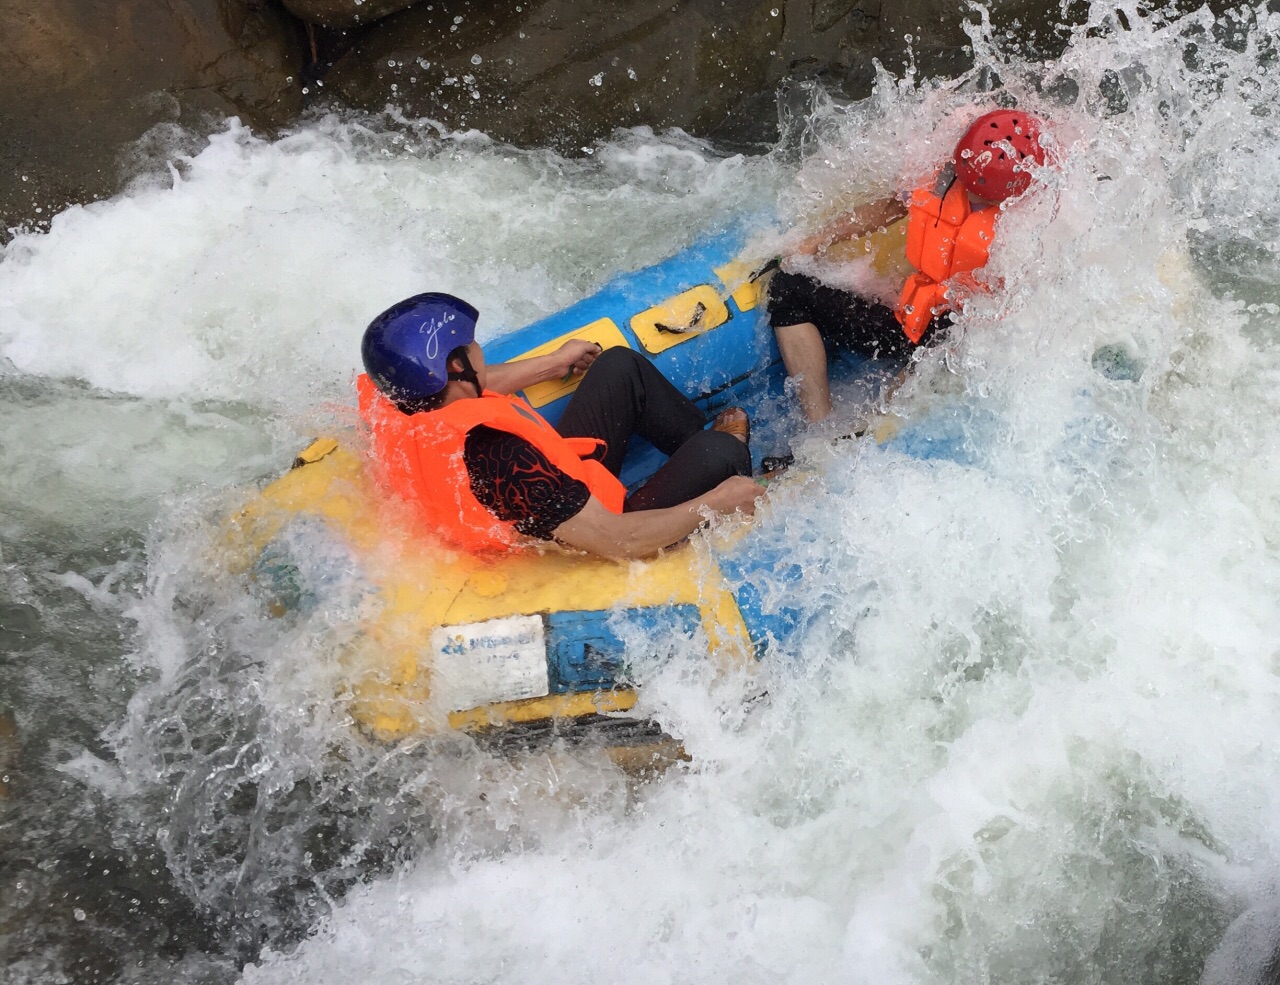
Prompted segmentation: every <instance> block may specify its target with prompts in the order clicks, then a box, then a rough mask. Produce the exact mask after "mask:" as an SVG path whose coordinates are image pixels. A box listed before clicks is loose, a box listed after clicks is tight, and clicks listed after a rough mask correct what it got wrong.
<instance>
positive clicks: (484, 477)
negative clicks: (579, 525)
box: [462, 424, 591, 540]
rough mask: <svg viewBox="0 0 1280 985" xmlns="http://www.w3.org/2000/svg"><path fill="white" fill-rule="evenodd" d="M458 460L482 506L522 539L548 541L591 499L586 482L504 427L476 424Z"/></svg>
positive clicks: (468, 435)
mask: <svg viewBox="0 0 1280 985" xmlns="http://www.w3.org/2000/svg"><path fill="white" fill-rule="evenodd" d="M462 460H463V462H465V463H466V466H467V474H468V475H469V476H470V477H471V491H472V493H474V494H475V497H476V499H478V500H479V501H480V503H481V505H482V506H484V508H485V509H487V510H488V511H489V512H490V513H492V514H493V515H494V516H496V517H497V518H498V519H499V520H506V521H513V522H514V525H515V528H516V530H517V531H519V532H520V533H522V534H524V535H525V536H527V537H537V538H538V539H539V540H550V539H551V536H552V531H553V530H555V529H556V527H558V526H560V524H562V523H564V522H565V521H566V520H570V519H572V518H573V517H575V516H577V515H578V513H580V512H581V511H582V508H583V507H584V506H586V505H587V500H589V499H590V498H591V490H589V489H588V488H587V484H586V483H585V482H581V481H580V480H578V479H575V478H573V477H572V476H569V475H566V474H565V473H564V472H561V471H560V470H559V469H558V468H556V467H555V466H554V465H552V464H551V462H550V461H549V460H548V459H547V456H546V455H544V454H542V452H541V451H539V450H538V449H537V448H536V447H535V446H534V445H532V444H530V443H529V442H528V441H526V440H525V439H524V438H519V437H517V436H516V435H514V434H511V433H510V432H509V431H502V430H499V429H497V428H491V427H488V426H486V425H484V424H477V425H476V426H475V427H473V428H472V429H471V430H470V431H468V432H467V438H466V441H465V442H464V443H463V447H462Z"/></svg>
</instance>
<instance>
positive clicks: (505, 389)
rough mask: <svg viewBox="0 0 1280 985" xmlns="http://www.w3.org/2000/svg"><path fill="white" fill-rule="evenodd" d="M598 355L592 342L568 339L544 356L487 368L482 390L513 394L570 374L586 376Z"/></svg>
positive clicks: (597, 349)
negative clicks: (583, 374) (484, 388)
mask: <svg viewBox="0 0 1280 985" xmlns="http://www.w3.org/2000/svg"><path fill="white" fill-rule="evenodd" d="M600 352H601V349H600V346H598V345H596V344H595V343H594V342H587V341H584V340H583V339H570V340H569V341H568V342H566V343H565V344H564V345H562V346H561V347H560V348H559V349H557V350H556V351H555V352H550V353H548V354H547V355H545V356H534V357H533V358H532V359H518V360H516V361H515V362H509V363H498V364H497V365H495V366H488V367H486V369H487V379H486V380H485V387H486V388H487V389H489V390H492V391H493V392H494V393H515V392H516V391H517V390H523V389H524V388H525V387H529V386H533V385H534V384H535V383H545V382H546V381H547V380H559V379H563V378H564V377H566V376H568V375H569V374H570V373H585V372H586V371H587V367H588V366H590V365H591V364H592V363H593V362H595V361H596V356H598V355H600Z"/></svg>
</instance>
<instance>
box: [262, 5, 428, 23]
mask: <svg viewBox="0 0 1280 985" xmlns="http://www.w3.org/2000/svg"><path fill="white" fill-rule="evenodd" d="M282 2H283V3H284V5H285V7H286V8H287V9H288V10H289V12H290V13H291V14H293V16H295V17H297V18H298V19H299V20H302V21H305V22H307V23H308V24H319V25H320V26H321V27H327V28H331V29H334V30H345V29H346V28H351V27H358V26H359V25H361V24H372V23H373V22H374V21H376V20H380V19H382V18H383V17H386V16H387V15H388V14H394V13H395V12H396V11H398V10H404V8H405V7H412V6H413V4H414V3H416V2H417V0H282Z"/></svg>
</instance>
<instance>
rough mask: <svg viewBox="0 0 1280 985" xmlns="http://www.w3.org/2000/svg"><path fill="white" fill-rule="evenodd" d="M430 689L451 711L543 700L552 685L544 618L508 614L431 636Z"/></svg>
mask: <svg viewBox="0 0 1280 985" xmlns="http://www.w3.org/2000/svg"><path fill="white" fill-rule="evenodd" d="M431 649H432V650H434V651H435V665H434V667H433V673H432V675H431V690H432V694H433V697H434V698H435V700H437V701H439V702H440V703H441V705H443V707H444V708H445V709H446V710H447V711H466V710H467V709H469V708H478V707H480V706H481V705H488V704H493V703H494V702H495V701H518V700H519V699H521V698H540V697H542V696H543V695H544V694H546V693H547V692H548V691H549V690H550V689H551V685H550V682H549V681H548V680H547V644H546V640H545V638H544V637H543V633H542V617H541V616H507V617H506V618H504V619H488V620H486V621H485V622H473V623H467V624H464V625H460V626H442V627H441V628H439V629H437V630H436V631H435V632H434V633H432V634H431Z"/></svg>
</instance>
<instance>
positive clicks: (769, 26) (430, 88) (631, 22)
mask: <svg viewBox="0 0 1280 985" xmlns="http://www.w3.org/2000/svg"><path fill="white" fill-rule="evenodd" d="M1002 11H1003V12H1002V13H1001V14H1000V15H999V18H997V19H1006V20H1009V21H1010V22H1013V21H1014V20H1015V19H1016V20H1017V21H1018V23H1020V24H1021V25H1023V28H1024V29H1026V30H1027V31H1028V34H1030V32H1031V30H1036V29H1037V26H1038V30H1037V36H1039V37H1041V38H1049V37H1052V36H1053V35H1054V28H1055V24H1054V17H1055V16H1056V15H1057V13H1058V8H1057V7H1056V6H1055V7H1053V8H1052V10H1050V9H1049V8H1048V7H1046V6H1045V5H1043V4H1039V3H1011V4H1006V5H1004V7H1003V8H1002ZM971 16H973V15H972V13H971V12H970V11H969V9H968V8H967V7H963V8H962V7H961V6H960V5H959V4H957V3H956V2H955V0H905V2H902V3H898V4H885V3H884V2H883V0H685V2H681V3H678V4H673V3H671V2H670V0H630V2H628V0H599V2H595V3H591V4H584V3H581V2H580V0H525V2H523V3H506V2H503V3H496V2H493V0H430V2H428V0H420V2H419V3H418V4H417V5H416V6H414V7H412V8H410V9H409V10H406V11H404V12H402V13H400V14H396V15H394V16H392V17H389V18H387V19H386V20H384V21H381V22H380V23H379V24H378V25H377V26H376V28H375V29H373V30H371V31H370V32H368V34H366V35H365V36H364V37H363V38H361V39H360V40H358V41H357V42H356V43H355V44H354V46H353V47H352V48H351V49H350V50H349V51H348V52H347V53H346V54H345V55H343V56H342V57H341V58H339V59H338V60H337V61H336V63H335V65H334V66H333V69H332V71H331V72H330V73H329V74H328V76H327V77H326V78H325V80H324V82H325V90H326V91H327V92H328V94H329V98H331V99H334V100H336V101H338V102H340V103H342V104H344V105H349V106H355V107H359V108H363V109H367V110H371V111H378V110H381V109H382V108H384V107H385V106H387V105H389V104H390V105H396V106H398V107H400V108H401V109H403V110H404V111H405V112H406V113H408V114H409V115H411V116H425V117H429V118H431V119H434V120H437V121H438V122H440V123H442V124H443V125H445V126H446V127H448V128H450V129H466V128H474V129H478V130H482V131H484V132H485V133H487V134H489V135H490V136H492V137H495V138H496V139H499V140H505V141H510V142H513V143H517V144H551V145H554V146H557V147H560V148H561V149H574V148H576V147H579V146H581V145H583V144H587V143H590V142H591V141H593V140H595V139H597V138H599V137H601V136H604V135H606V134H608V133H609V132H611V131H612V130H614V129H615V128H618V127H628V126H635V125H640V124H644V125H648V126H652V127H655V128H663V127H680V128H682V129H684V130H686V131H688V132H690V133H693V134H694V135H696V136H702V137H708V138H712V139H716V140H719V141H722V142H728V143H731V144H733V143H738V144H741V143H752V142H760V141H770V140H773V139H775V138H776V135H777V111H776V108H775V106H774V102H773V101H774V96H775V92H776V90H777V88H778V86H779V84H780V83H783V82H784V81H785V80H789V79H797V78H802V79H803V78H821V79H822V80H824V81H825V82H826V83H827V84H829V85H830V86H831V87H833V88H835V89H837V90H839V91H843V92H844V93H845V94H846V95H849V96H860V95H865V94H866V92H867V91H868V87H869V85H870V83H871V81H872V79H873V78H874V75H875V72H874V60H875V59H879V60H880V61H881V62H882V63H883V64H885V65H886V66H887V67H889V68H890V70H897V71H900V70H902V69H903V68H904V67H905V66H906V64H907V63H908V60H909V59H910V58H912V57H914V60H915V64H916V68H917V71H919V72H920V74H922V75H933V74H940V75H951V74H954V73H955V72H958V71H961V70H963V69H964V68H965V67H966V66H967V64H968V62H969V56H968V54H967V53H966V50H965V46H966V45H967V44H968V37H967V35H966V34H965V33H964V31H963V29H962V23H963V21H964V19H965V18H966V17H971ZM908 37H910V38H911V40H910V42H908V41H907V40H906V39H907V38H908ZM908 49H910V52H911V54H909V53H908Z"/></svg>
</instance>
